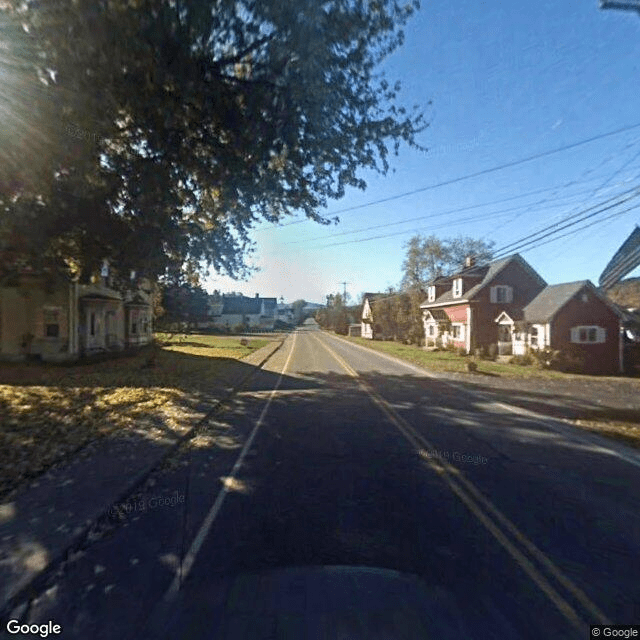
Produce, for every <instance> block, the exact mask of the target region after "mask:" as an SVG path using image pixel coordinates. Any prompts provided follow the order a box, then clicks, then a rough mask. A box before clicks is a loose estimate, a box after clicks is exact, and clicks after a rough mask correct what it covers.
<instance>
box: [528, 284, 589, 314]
mask: <svg viewBox="0 0 640 640" xmlns="http://www.w3.org/2000/svg"><path fill="white" fill-rule="evenodd" d="M586 286H589V287H591V288H593V289H595V287H594V286H593V285H592V284H591V282H589V280H577V281H576V282H563V283H561V284H553V285H550V286H548V287H545V288H544V289H543V290H542V291H541V292H540V293H539V294H538V295H537V296H536V297H535V298H534V299H533V300H532V301H531V302H530V303H529V304H528V305H527V306H526V307H525V308H524V317H525V320H526V321H527V322H548V321H549V320H551V318H553V316H555V315H556V313H558V311H560V309H562V307H564V305H565V304H567V302H569V300H571V298H573V296H575V295H576V294H577V293H578V292H579V291H580V290H581V289H583V288H584V287H586Z"/></svg>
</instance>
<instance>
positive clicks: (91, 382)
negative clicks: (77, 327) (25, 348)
mask: <svg viewBox="0 0 640 640" xmlns="http://www.w3.org/2000/svg"><path fill="white" fill-rule="evenodd" d="M205 337H206V338H211V336H205ZM190 338H191V339H192V340H195V339H198V338H199V337H198V336H190ZM216 340H218V341H220V340H225V339H224V338H223V339H220V338H216ZM226 340H227V342H228V343H229V344H228V345H226V346H228V347H229V348H223V346H221V345H220V344H215V342H214V341H212V340H207V341H206V343H205V344H203V345H202V346H192V345H189V346H181V345H171V346H170V347H166V348H162V349H158V350H157V351H156V364H155V366H154V367H145V366H144V365H145V363H146V362H147V360H148V358H149V354H150V349H143V350H141V351H140V352H139V353H138V354H136V355H134V356H130V357H123V358H118V359H113V360H107V361H103V362H100V363H93V364H81V365H74V366H67V367H60V366H55V365H43V364H31V363H29V364H26V363H21V364H7V365H3V366H2V368H0V496H2V495H5V494H6V493H8V492H10V491H11V490H12V489H14V488H15V487H16V486H18V485H19V484H20V483H21V482H22V481H24V480H25V479H27V478H33V477H36V476H37V475H39V474H40V473H42V472H43V471H44V470H46V469H47V468H48V467H50V466H51V465H52V464H55V463H56V462H58V461H61V460H64V459H65V458H67V457H68V456H69V455H70V454H72V453H73V452H75V451H77V450H78V449H80V448H82V447H83V446H85V445H86V444H88V443H89V442H91V441H94V440H96V439H98V438H103V437H105V436H111V435H113V434H116V433H117V434H119V435H121V434H130V435H132V436H136V437H145V438H148V439H150V440H160V439H163V438H166V437H167V436H168V435H170V436H172V437H175V436H179V435H182V434H184V433H185V432H186V431H187V430H188V429H189V428H190V426H191V425H193V423H194V421H197V419H198V418H199V417H201V416H202V415H204V408H205V407H207V406H211V402H212V396H213V397H215V396H216V395H219V393H218V391H219V390H220V389H224V388H226V387H227V386H228V384H229V380H230V379H237V378H238V375H239V374H240V373H242V372H243V371H244V370H245V369H246V368H247V367H248V366H249V365H243V364H242V363H241V362H239V360H240V359H241V358H242V357H244V356H245V355H247V354H248V353H251V352H253V351H254V350H255V345H253V346H252V347H243V346H242V345H240V344H239V341H238V340H237V339H236V340H235V341H234V343H233V344H232V343H231V342H230V341H229V340H228V339H226ZM252 342H259V343H260V346H262V342H266V341H252Z"/></svg>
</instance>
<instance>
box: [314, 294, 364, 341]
mask: <svg viewBox="0 0 640 640" xmlns="http://www.w3.org/2000/svg"><path fill="white" fill-rule="evenodd" d="M346 300H348V296H347V298H346ZM355 313H357V306H356V307H347V306H346V304H345V298H344V296H343V294H341V293H331V294H329V295H328V296H327V306H326V307H325V308H323V309H318V311H317V312H316V322H317V323H318V324H319V325H320V326H321V327H322V328H323V329H330V330H332V331H335V332H336V333H340V334H342V335H347V333H348V332H349V324H350V323H351V322H353V321H354V316H355Z"/></svg>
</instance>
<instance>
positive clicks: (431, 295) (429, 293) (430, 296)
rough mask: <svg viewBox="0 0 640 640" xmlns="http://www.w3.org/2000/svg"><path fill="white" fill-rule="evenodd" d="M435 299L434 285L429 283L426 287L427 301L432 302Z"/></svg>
mask: <svg viewBox="0 0 640 640" xmlns="http://www.w3.org/2000/svg"><path fill="white" fill-rule="evenodd" d="M435 299H436V288H435V286H434V285H431V286H430V287H429V288H428V289H427V302H433V301H434V300H435Z"/></svg>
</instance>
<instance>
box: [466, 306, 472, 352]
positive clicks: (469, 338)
mask: <svg viewBox="0 0 640 640" xmlns="http://www.w3.org/2000/svg"><path fill="white" fill-rule="evenodd" d="M465 343H466V344H465V346H466V349H467V353H471V306H468V307H467V331H466V335H465Z"/></svg>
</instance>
